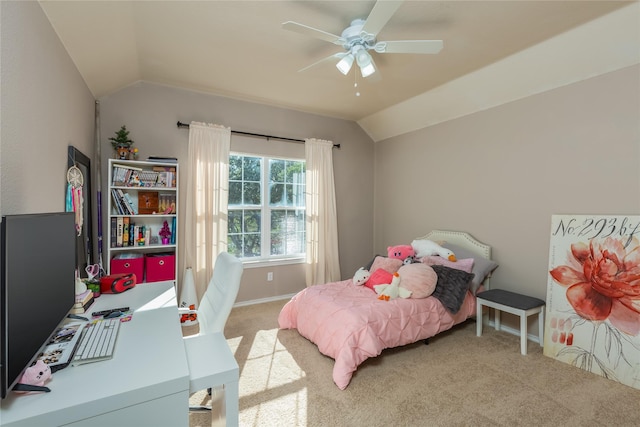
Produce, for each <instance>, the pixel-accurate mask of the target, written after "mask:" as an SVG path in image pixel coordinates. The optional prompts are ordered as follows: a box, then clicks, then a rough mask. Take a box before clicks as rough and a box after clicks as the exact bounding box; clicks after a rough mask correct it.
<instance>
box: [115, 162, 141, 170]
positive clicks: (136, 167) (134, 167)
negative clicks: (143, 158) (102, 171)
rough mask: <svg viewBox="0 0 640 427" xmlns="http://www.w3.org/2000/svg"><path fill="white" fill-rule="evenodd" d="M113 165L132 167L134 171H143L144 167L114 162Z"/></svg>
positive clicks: (125, 167)
mask: <svg viewBox="0 0 640 427" xmlns="http://www.w3.org/2000/svg"><path fill="white" fill-rule="evenodd" d="M113 167H114V168H115V167H118V168H123V169H131V170H134V171H141V170H142V168H139V167H138V166H133V165H129V164H120V163H114V164H113Z"/></svg>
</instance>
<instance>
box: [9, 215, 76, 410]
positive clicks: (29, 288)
mask: <svg viewBox="0 0 640 427" xmlns="http://www.w3.org/2000/svg"><path fill="white" fill-rule="evenodd" d="M0 228H1V232H2V234H1V239H0V240H1V245H2V246H1V251H2V252H1V253H2V258H1V265H2V272H1V274H0V309H1V311H2V312H1V315H0V395H1V398H2V399H4V398H5V397H6V396H7V393H8V392H9V390H11V388H12V387H13V386H14V385H15V384H16V383H17V382H18V380H19V379H20V377H21V376H22V373H23V372H24V370H25V369H26V368H27V367H29V365H30V364H31V363H32V362H33V361H35V359H36V357H37V355H38V352H39V350H40V348H41V347H42V346H43V345H44V344H45V342H46V341H47V340H48V339H49V337H50V336H51V334H52V333H53V332H54V331H55V329H56V327H57V326H58V325H59V324H60V322H61V321H62V320H63V319H64V318H65V317H66V315H67V314H68V313H69V310H71V308H72V307H73V304H74V302H75V269H76V229H75V216H74V213H73V212H59V213H42V214H23V215H6V216H3V217H2V226H1V227H0Z"/></svg>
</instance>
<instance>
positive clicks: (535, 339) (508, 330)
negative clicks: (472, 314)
mask: <svg viewBox="0 0 640 427" xmlns="http://www.w3.org/2000/svg"><path fill="white" fill-rule="evenodd" d="M484 326H489V327H491V328H494V329H495V327H496V324H495V323H494V321H493V320H490V321H489V323H488V324H485V325H483V327H484ZM536 329H537V328H536ZM500 330H501V331H504V332H506V333H508V334H511V335H515V336H517V337H520V329H515V328H511V327H509V326H504V324H501V325H500ZM527 339H528V340H529V341H533V342H537V343H538V344H540V338H538V336H537V335H531V334H530V333H528V332H527Z"/></svg>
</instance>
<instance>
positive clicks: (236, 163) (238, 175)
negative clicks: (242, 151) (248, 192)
mask: <svg viewBox="0 0 640 427" xmlns="http://www.w3.org/2000/svg"><path fill="white" fill-rule="evenodd" d="M241 179H242V156H229V181H231V180H241Z"/></svg>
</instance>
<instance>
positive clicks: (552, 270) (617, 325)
mask: <svg viewBox="0 0 640 427" xmlns="http://www.w3.org/2000/svg"><path fill="white" fill-rule="evenodd" d="M639 240H640V216H625V215H553V216H552V219H551V237H550V249H549V271H548V275H547V280H548V282H547V316H546V322H545V334H544V354H545V355H546V356H549V357H552V358H554V359H557V360H560V361H562V362H565V363H569V364H571V365H574V366H577V367H579V368H581V369H584V370H586V371H589V372H592V373H594V374H598V375H601V376H603V377H605V378H609V379H611V380H613V381H617V382H620V383H623V384H626V385H628V386H631V387H634V388H637V389H640V243H639Z"/></svg>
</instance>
